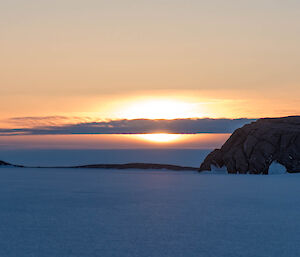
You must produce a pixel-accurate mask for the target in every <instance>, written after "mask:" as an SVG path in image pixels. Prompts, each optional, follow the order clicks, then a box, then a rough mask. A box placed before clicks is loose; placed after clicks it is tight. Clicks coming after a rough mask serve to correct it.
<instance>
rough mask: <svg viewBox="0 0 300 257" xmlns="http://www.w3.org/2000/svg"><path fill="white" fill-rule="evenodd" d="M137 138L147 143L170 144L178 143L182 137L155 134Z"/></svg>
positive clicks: (141, 135) (142, 135)
mask: <svg viewBox="0 0 300 257" xmlns="http://www.w3.org/2000/svg"><path fill="white" fill-rule="evenodd" d="M137 137H139V138H141V139H144V140H146V141H151V142H155V143H169V142H175V141H177V140H178V139H179V138H180V137H182V135H179V134H167V133H154V134H140V135H137Z"/></svg>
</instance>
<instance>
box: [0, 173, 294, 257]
mask: <svg viewBox="0 0 300 257" xmlns="http://www.w3.org/2000/svg"><path fill="white" fill-rule="evenodd" d="M299 183H300V174H299V175H298V174H282V175H270V176H264V175H224V174H198V173H196V172H171V171H159V172H158V171H139V170H126V171H117V170H89V169H31V168H28V169H20V168H1V169H0V256H5V257H13V256H14V257H19V256H20V257H29V256H30V257H33V256H37V257H53V256H63V257H71V256H72V257H75V256H76V257H82V256H85V257H90V256H93V257H94V256H101V257H113V256H114V257H120V256H121V257H127V256H128V257H135V256H136V257H146V256H147V257H148V256H157V257H160V256H163V257H169V256H172V257H179V256H180V257H181V256H182V257H183V256H189V257H193V256H195V257H199V256H204V257H215V256H224V257H236V256H240V257H253V256H255V257H270V256H272V257H282V256H288V257H296V256H297V257H298V256H299V255H300V246H299V241H300V233H299V231H300V219H299V213H300V198H299V195H300V187H299Z"/></svg>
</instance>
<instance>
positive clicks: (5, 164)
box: [0, 161, 11, 166]
mask: <svg viewBox="0 0 300 257" xmlns="http://www.w3.org/2000/svg"><path fill="white" fill-rule="evenodd" d="M0 166H11V164H10V163H8V162H4V161H0Z"/></svg>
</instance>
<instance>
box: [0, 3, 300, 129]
mask: <svg viewBox="0 0 300 257" xmlns="http://www.w3.org/2000/svg"><path fill="white" fill-rule="evenodd" d="M299 10H300V2H299V1H292V0H287V1H268V0H253V1H234V0H227V1H223V0H213V1H196V0H191V1H180V0H172V1H171V0H166V1H159V0H153V1H146V0H141V1H133V0H128V1H123V0H114V1H94V0H87V1H76V0H75V1H74V0H73V1H71V0H59V1H58V0H52V1H37V0H27V1H23V0H15V1H2V2H1V3H0V29H1V49H0V52H1V60H0V73H1V74H0V87H1V88H0V89H1V91H0V117H2V119H1V123H2V124H5V119H7V118H10V117H24V116H53V115H62V116H67V117H75V116H76V117H88V118H93V119H117V118H149V117H150V116H151V118H169V117H171V118H174V117H178V118H184V117H214V118H218V117H228V118H236V117H249V118H253V117H254V118H256V117H264V116H286V115H296V114H299V112H300V101H299V95H300V73H299V66H300V51H299V45H300V25H299V24H300V18H299V17H300V11H299ZM158 100H159V101H161V102H165V104H164V106H165V107H164V108H158V110H157V111H156V112H154V111H153V108H154V107H155V102H157V101H158ZM145 102H147V103H148V105H147V106H148V107H147V108H148V109H147V108H146V107H145ZM168 103H169V104H168ZM170 103H171V104H170ZM174 103H175V104H176V103H177V104H178V105H177V109H176V108H175V107H174ZM143 108H144V109H143ZM167 109H169V110H171V111H168V112H167V111H166V110H167ZM71 119H72V118H71ZM3 126H4V125H3Z"/></svg>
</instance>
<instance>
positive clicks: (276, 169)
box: [268, 162, 286, 175]
mask: <svg viewBox="0 0 300 257" xmlns="http://www.w3.org/2000/svg"><path fill="white" fill-rule="evenodd" d="M284 173H286V167H284V166H283V165H282V164H280V163H278V162H272V164H271V165H270V167H269V173H268V174H269V175H274V174H284Z"/></svg>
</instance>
